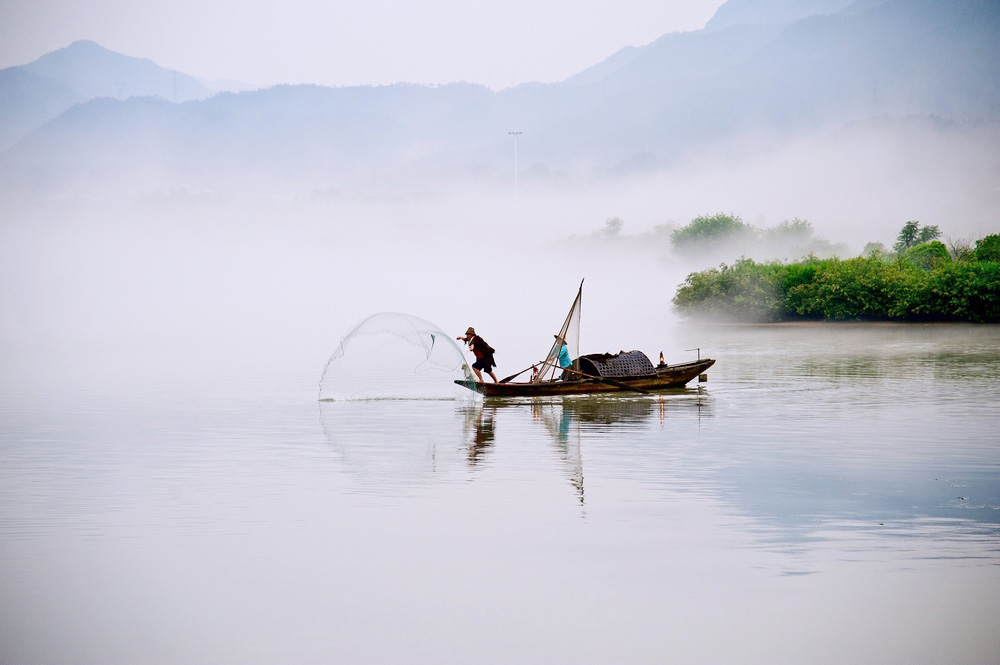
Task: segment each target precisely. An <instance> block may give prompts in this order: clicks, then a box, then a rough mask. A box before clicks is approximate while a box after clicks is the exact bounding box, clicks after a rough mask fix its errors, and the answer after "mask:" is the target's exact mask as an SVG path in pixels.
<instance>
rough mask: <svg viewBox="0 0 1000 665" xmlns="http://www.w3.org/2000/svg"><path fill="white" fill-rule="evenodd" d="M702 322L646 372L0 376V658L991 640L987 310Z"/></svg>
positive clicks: (220, 658) (886, 654)
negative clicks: (536, 390)
mask: <svg viewBox="0 0 1000 665" xmlns="http://www.w3.org/2000/svg"><path fill="white" fill-rule="evenodd" d="M699 337H700V339H701V340H703V341H702V342H700V343H701V345H702V347H703V350H702V353H703V355H706V356H710V357H713V358H717V359H718V363H717V365H716V366H715V367H714V368H712V370H710V372H709V381H708V382H707V383H700V384H699V383H693V384H691V387H689V388H688V389H685V390H679V391H675V392H671V393H668V394H664V395H662V396H656V397H634V398H617V399H615V398H576V399H548V400H539V401H520V402H518V401H514V402H491V401H486V402H483V401H475V400H469V401H395V402H391V401H383V402H354V403H349V402H348V403H319V402H317V400H316V396H315V381H316V379H317V376H305V377H302V376H298V377H292V378H290V379H287V380H286V379H282V378H273V379H265V380H258V381H253V382H234V383H233V384H226V385H219V384H211V385H207V386H206V385H201V384H199V385H198V386H187V385H183V384H181V385H177V386H175V387H169V388H168V387H163V386H155V387H151V386H145V387H142V389H135V387H134V386H130V387H129V388H128V389H125V388H121V387H116V386H114V385H109V386H107V387H105V388H91V389H87V390H84V389H78V390H77V389H71V388H68V387H67V388H63V389H60V390H57V391H56V392H55V393H53V392H52V391H51V390H45V391H42V390H33V391H31V390H29V391H24V390H15V389H14V388H10V389H7V390H5V391H4V393H3V395H2V404H0V663H12V664H13V663H23V664H32V663H76V664H82V663H100V664H103V665H108V664H116V663H130V664H131V663H277V662H284V663H769V664H770V663H796V664H799V663H900V664H904V663H905V664H907V665H914V664H917V663H950V664H958V663H981V664H984V665H985V664H995V663H997V662H1000V328H998V327H974V326H890V325H886V326H877V325H876V326H863V325H842V326H824V325H803V326H761V327H738V326H718V327H706V328H705V329H704V330H702V331H701V332H699ZM688 355H690V354H688ZM680 359H685V360H686V359H687V357H686V356H685V357H684V358H678V360H680ZM668 360H671V358H670V357H669V354H668ZM319 366H320V363H319V362H317V374H318V371H319V368H320V367H319Z"/></svg>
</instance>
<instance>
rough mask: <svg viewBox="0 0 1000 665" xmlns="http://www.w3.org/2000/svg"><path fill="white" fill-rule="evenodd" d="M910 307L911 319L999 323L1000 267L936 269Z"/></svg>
mask: <svg viewBox="0 0 1000 665" xmlns="http://www.w3.org/2000/svg"><path fill="white" fill-rule="evenodd" d="M910 307H911V310H910V312H911V318H913V319H923V320H933V321H971V322H973V323H1000V263H994V262H990V261H967V262H963V263H948V264H942V265H939V266H938V267H937V268H935V270H934V271H933V272H932V273H930V274H929V275H928V277H927V281H926V282H925V283H924V284H923V287H922V288H921V290H920V292H919V293H918V294H916V297H915V298H914V299H913V301H912V302H911V303H910Z"/></svg>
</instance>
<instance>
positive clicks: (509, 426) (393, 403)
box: [320, 387, 712, 503]
mask: <svg viewBox="0 0 1000 665" xmlns="http://www.w3.org/2000/svg"><path fill="white" fill-rule="evenodd" d="M682 411H683V412H685V414H686V415H690V414H692V413H694V414H695V415H696V416H697V417H701V416H710V415H711V413H712V401H711V398H710V396H709V395H708V393H707V391H706V390H705V389H704V388H701V387H699V388H682V389H677V390H672V391H668V392H665V393H664V394H658V395H653V396H649V397H647V396H642V397H597V396H582V397H562V398H559V397H550V398H526V399H522V400H507V399H485V400H473V401H465V402H459V403H456V402H454V401H447V400H440V401H434V400H371V401H354V402H321V403H320V420H321V423H322V427H323V431H324V434H325V436H326V439H327V440H328V441H329V442H330V445H331V446H332V448H333V449H334V450H335V451H336V452H337V454H338V456H339V458H340V462H341V464H342V466H343V468H344V470H345V471H347V472H348V474H349V475H350V476H351V477H352V478H353V479H354V481H355V482H356V483H357V489H358V490H359V491H363V492H374V493H379V494H389V495H396V494H400V493H402V494H406V493H407V492H409V491H411V490H413V489H415V488H419V487H421V486H430V485H435V484H440V483H447V482H459V481H462V482H464V481H467V480H469V479H474V478H475V476H474V475H473V474H471V473H470V471H471V470H473V469H474V468H475V467H477V466H479V465H481V464H483V463H485V462H487V461H488V460H489V459H490V457H491V456H492V455H493V454H494V452H495V450H496V449H497V448H502V447H504V446H505V445H507V446H513V447H515V448H517V449H520V448H521V447H524V446H525V445H528V446H529V451H531V453H532V454H534V453H535V452H536V451H537V450H538V448H537V446H533V445H531V443H532V440H539V441H544V440H547V441H549V442H550V443H551V444H552V449H553V450H554V452H555V454H556V455H557V456H558V459H559V460H560V463H561V465H562V467H563V469H564V473H565V476H566V477H568V478H569V482H570V484H571V486H572V487H573V488H574V491H575V493H576V494H577V496H578V499H579V501H580V502H581V503H582V502H583V499H584V484H583V478H584V473H583V453H582V451H581V437H585V436H586V435H587V433H588V432H603V433H612V434H614V433H615V432H621V433H627V432H628V431H629V430H631V429H647V430H648V429H651V428H656V427H658V426H659V427H662V426H663V425H664V423H665V421H666V419H667V418H669V417H670V415H671V414H677V413H680V412H682ZM524 464H528V462H527V461H525V462H524ZM512 473H515V474H516V473H517V468H516V467H515V468H514V469H513V471H512Z"/></svg>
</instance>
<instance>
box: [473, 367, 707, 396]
mask: <svg viewBox="0 0 1000 665" xmlns="http://www.w3.org/2000/svg"><path fill="white" fill-rule="evenodd" d="M714 364H715V361H714V360H712V359H710V358H704V359H702V360H694V361H691V362H686V363H680V364H677V365H666V366H663V367H656V368H655V370H656V372H655V373H654V374H649V375H642V376H621V377H615V378H611V377H580V378H574V379H570V380H568V381H560V380H556V381H540V382H538V383H532V382H529V381H523V382H508V383H481V382H479V381H467V380H462V379H459V380H456V381H455V383H457V384H458V385H460V386H462V387H464V388H468V389H469V390H474V391H476V392H477V393H480V394H481V395H483V396H485V397H547V396H552V395H598V394H605V393H626V392H652V391H655V390H663V389H665V388H680V387H681V386H683V385H685V384H686V383H687V382H689V381H690V380H691V379H693V378H695V377H696V376H698V375H700V374H703V373H704V372H705V370H707V369H708V368H709V367H711V366H712V365H714Z"/></svg>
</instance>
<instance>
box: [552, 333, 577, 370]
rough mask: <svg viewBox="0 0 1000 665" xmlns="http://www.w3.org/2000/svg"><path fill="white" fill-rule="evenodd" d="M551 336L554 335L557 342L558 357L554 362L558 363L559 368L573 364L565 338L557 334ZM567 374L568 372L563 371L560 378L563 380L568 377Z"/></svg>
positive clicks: (564, 368)
mask: <svg viewBox="0 0 1000 665" xmlns="http://www.w3.org/2000/svg"><path fill="white" fill-rule="evenodd" d="M553 337H555V338H556V341H557V342H559V357H558V359H557V360H556V362H558V363H559V367H560V368H562V369H563V370H566V368H568V367H569V366H571V365H572V364H573V360H572V359H571V358H570V357H569V347H568V346H567V345H566V340H565V339H564V338H562V337H560V336H559V335H553ZM567 374H569V372H566V371H563V373H562V376H561V377H560V378H561V379H562V380H563V381H565V380H566V379H567V378H569V377H567Z"/></svg>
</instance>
